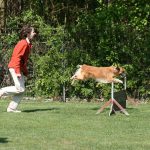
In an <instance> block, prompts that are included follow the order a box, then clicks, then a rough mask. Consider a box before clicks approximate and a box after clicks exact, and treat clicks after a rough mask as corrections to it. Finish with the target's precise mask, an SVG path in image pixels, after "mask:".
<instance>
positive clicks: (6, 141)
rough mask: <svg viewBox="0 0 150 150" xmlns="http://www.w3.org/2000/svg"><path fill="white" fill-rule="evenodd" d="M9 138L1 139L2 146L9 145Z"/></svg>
mask: <svg viewBox="0 0 150 150" xmlns="http://www.w3.org/2000/svg"><path fill="white" fill-rule="evenodd" d="M8 142H9V141H8V138H2V137H0V144H4V143H8Z"/></svg>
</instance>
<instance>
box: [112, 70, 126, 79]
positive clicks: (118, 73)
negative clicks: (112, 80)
mask: <svg viewBox="0 0 150 150" xmlns="http://www.w3.org/2000/svg"><path fill="white" fill-rule="evenodd" d="M114 70H115V74H116V75H117V76H120V77H121V78H124V77H126V71H125V69H124V68H122V67H115V68H114Z"/></svg>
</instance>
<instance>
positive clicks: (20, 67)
mask: <svg viewBox="0 0 150 150" xmlns="http://www.w3.org/2000/svg"><path fill="white" fill-rule="evenodd" d="M31 46H32V45H31V43H28V42H27V40H26V39H22V40H20V41H19V42H18V43H17V44H16V46H15V48H14V50H13V53H12V57H11V60H10V62H9V64H8V68H14V69H15V72H16V74H21V72H22V73H23V74H24V75H25V76H27V75H28V70H27V60H28V57H29V54H30V50H31Z"/></svg>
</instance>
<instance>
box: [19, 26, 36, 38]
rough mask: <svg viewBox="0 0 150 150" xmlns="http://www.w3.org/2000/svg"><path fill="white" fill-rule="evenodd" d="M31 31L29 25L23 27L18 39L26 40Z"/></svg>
mask: <svg viewBox="0 0 150 150" xmlns="http://www.w3.org/2000/svg"><path fill="white" fill-rule="evenodd" d="M32 29H34V28H33V27H32V26H30V25H25V26H23V27H22V29H21V31H20V39H25V38H27V35H28V34H29V33H31V31H32Z"/></svg>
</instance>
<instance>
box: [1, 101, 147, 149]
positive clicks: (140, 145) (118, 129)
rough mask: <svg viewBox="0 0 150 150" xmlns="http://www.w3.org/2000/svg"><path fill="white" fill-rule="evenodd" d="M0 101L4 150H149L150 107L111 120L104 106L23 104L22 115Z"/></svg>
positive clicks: (112, 117)
mask: <svg viewBox="0 0 150 150" xmlns="http://www.w3.org/2000/svg"><path fill="white" fill-rule="evenodd" d="M7 104H8V101H3V100H2V101H0V119H1V120H0V128H1V129H0V150H108V149H110V150H135V149H136V150H149V149H150V143H149V141H150V129H149V127H150V119H149V113H150V109H149V107H150V104H142V105H138V106H136V107H135V106H128V109H127V111H128V112H129V114H130V116H125V115H124V114H121V113H117V115H114V116H111V117H109V116H108V113H109V108H106V109H105V110H104V111H103V112H102V113H101V114H98V115H96V114H95V113H96V111H97V110H98V109H99V108H100V106H101V105H102V104H103V103H100V104H98V103H75V102H74V103H73V102H72V103H59V102H37V101H22V102H21V104H20V109H21V110H22V111H23V112H22V113H18V114H14V113H7V112H5V109H6V106H7Z"/></svg>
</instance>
